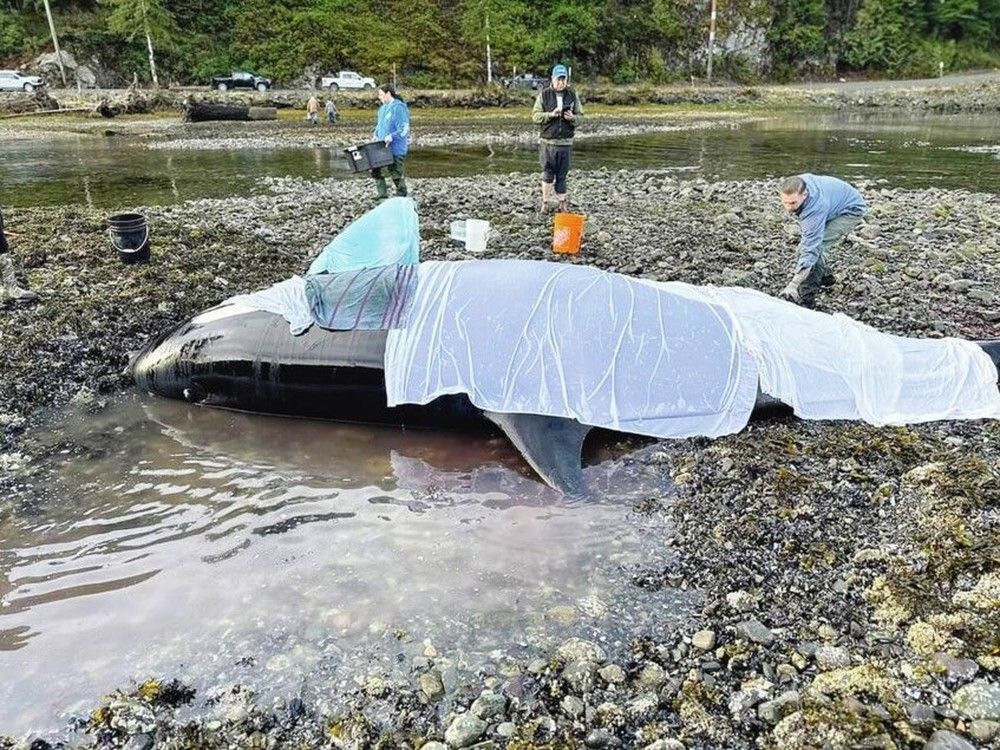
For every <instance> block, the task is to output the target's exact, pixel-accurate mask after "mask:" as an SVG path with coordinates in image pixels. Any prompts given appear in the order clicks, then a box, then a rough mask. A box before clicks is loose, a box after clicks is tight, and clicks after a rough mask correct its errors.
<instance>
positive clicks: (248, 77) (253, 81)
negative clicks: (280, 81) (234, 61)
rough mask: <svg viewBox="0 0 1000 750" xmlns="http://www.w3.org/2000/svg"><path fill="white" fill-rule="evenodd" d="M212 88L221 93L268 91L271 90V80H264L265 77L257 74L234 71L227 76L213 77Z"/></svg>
mask: <svg viewBox="0 0 1000 750" xmlns="http://www.w3.org/2000/svg"><path fill="white" fill-rule="evenodd" d="M212 88H215V89H218V90H219V91H228V90H229V89H256V90H257V91H267V90H268V89H269V88H271V79H270V78H264V76H259V75H257V74H256V73H246V72H244V71H242V70H234V71H233V72H232V73H230V74H229V75H227V76H212Z"/></svg>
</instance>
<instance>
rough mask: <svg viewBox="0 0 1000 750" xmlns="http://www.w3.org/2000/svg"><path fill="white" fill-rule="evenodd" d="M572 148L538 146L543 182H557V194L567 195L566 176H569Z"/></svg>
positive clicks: (545, 144) (541, 144) (543, 144)
mask: <svg viewBox="0 0 1000 750" xmlns="http://www.w3.org/2000/svg"><path fill="white" fill-rule="evenodd" d="M572 154H573V147H572V146H552V145H549V144H547V143H540V144H538V162H539V164H541V165H542V182H549V183H551V182H555V184H556V194H557V195H565V194H566V175H567V174H569V163H570V157H571V156H572Z"/></svg>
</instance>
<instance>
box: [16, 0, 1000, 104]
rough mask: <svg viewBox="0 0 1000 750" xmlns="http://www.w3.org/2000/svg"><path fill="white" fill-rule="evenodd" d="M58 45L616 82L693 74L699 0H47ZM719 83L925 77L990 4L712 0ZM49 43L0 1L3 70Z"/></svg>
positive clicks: (986, 63)
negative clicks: (563, 72) (566, 74)
mask: <svg viewBox="0 0 1000 750" xmlns="http://www.w3.org/2000/svg"><path fill="white" fill-rule="evenodd" d="M48 5H49V6H50V10H51V16H52V25H53V26H54V28H55V31H56V34H57V38H58V41H59V42H60V45H61V48H62V49H63V50H65V51H68V52H70V53H72V55H73V56H74V57H75V58H76V59H77V60H78V61H79V62H81V63H83V64H86V65H87V66H88V67H90V68H92V69H93V70H95V71H96V73H97V75H98V80H99V81H100V83H101V85H115V84H118V83H121V82H125V81H130V80H132V78H133V75H137V76H138V78H139V80H142V81H149V80H150V79H151V75H152V73H151V65H150V57H154V58H155V68H156V70H157V71H158V72H159V82H160V83H161V84H177V85H183V84H200V83H206V82H207V81H208V79H209V78H210V77H211V76H212V75H214V74H217V73H220V72H225V71H229V70H230V69H248V70H252V71H255V72H257V73H260V74H262V75H266V76H269V77H272V78H273V79H274V80H275V82H276V84H277V85H283V86H298V85H302V84H307V83H309V81H310V80H311V79H312V78H314V77H315V76H317V75H321V74H323V73H325V72H328V71H331V70H339V69H341V68H346V69H352V70H357V71H359V72H363V73H364V74H365V75H369V76H373V77H375V78H376V79H378V80H386V79H388V78H389V77H390V76H391V75H392V74H393V71H395V74H396V76H397V80H398V81H399V83H400V85H405V86H409V87H424V88H429V87H466V86H475V85H482V84H484V83H486V81H487V64H486V48H487V43H488V44H489V50H490V57H491V59H492V72H493V76H494V77H499V76H504V75H509V74H511V73H513V72H521V71H536V72H540V73H544V72H545V71H546V70H547V69H548V68H549V67H550V66H551V65H552V64H553V63H555V62H557V61H558V62H563V63H565V64H567V65H570V66H572V70H573V75H574V77H575V78H577V79H583V80H586V81H593V82H606V83H616V84H628V83H640V82H646V83H669V82H672V81H680V80H690V79H703V78H704V76H705V72H706V63H707V61H708V48H709V44H708V37H709V22H710V15H711V14H710V7H711V6H710V0H439V1H437V2H429V1H428V0H235V1H234V0H48ZM717 9H718V12H717V29H716V39H715V44H714V46H713V55H712V62H713V67H714V71H715V76H716V78H720V79H726V80H730V81H736V82H743V83H753V82H758V81H788V80H802V79H811V78H815V79H823V78H830V77H833V76H855V75H865V76H881V77H928V76H931V75H937V74H938V72H939V71H940V70H944V71H949V72H950V71H955V70H964V69H971V68H983V67H995V66H997V65H998V63H1000V0H717ZM52 49H53V42H52V37H51V32H50V26H49V22H48V18H47V13H46V7H45V2H44V0H0V67H30V65H31V62H32V60H34V59H36V58H37V56H38V55H39V54H40V53H43V52H47V51H48V52H51V51H52Z"/></svg>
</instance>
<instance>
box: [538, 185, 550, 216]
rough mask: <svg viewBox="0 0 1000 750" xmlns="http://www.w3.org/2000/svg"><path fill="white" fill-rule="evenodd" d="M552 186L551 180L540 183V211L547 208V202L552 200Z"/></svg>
mask: <svg viewBox="0 0 1000 750" xmlns="http://www.w3.org/2000/svg"><path fill="white" fill-rule="evenodd" d="M552 188H553V185H552V183H551V182H543V183H542V205H541V207H540V208H539V209H538V210H539V211H541V212H542V213H544V212H545V211H547V210H548V207H549V202H550V201H551V200H552Z"/></svg>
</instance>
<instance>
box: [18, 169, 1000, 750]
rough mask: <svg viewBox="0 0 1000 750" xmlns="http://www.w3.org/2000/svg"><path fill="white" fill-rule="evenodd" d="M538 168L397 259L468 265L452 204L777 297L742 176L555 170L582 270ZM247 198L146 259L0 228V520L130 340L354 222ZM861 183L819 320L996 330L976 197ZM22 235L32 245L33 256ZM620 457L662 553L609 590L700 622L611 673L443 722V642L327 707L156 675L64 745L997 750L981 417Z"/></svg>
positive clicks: (987, 467) (434, 184)
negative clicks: (567, 174)
mask: <svg viewBox="0 0 1000 750" xmlns="http://www.w3.org/2000/svg"><path fill="white" fill-rule="evenodd" d="M535 179H536V178H535V177H534V176H532V175H506V176H484V175H480V176H474V177H463V178H426V179H414V180H412V181H411V191H412V193H413V195H414V196H415V198H416V200H417V202H418V213H419V214H420V219H421V257H422V258H424V259H427V260H431V259H448V260H457V259H461V258H465V257H469V256H467V255H466V254H465V253H464V250H462V249H461V247H460V246H459V245H457V244H454V243H452V242H451V241H450V240H449V239H448V238H447V231H448V229H447V227H448V223H449V222H450V220H451V219H453V218H460V217H462V216H469V215H476V216H482V217H483V218H487V219H489V220H490V221H491V222H492V223H493V226H494V228H495V231H494V235H493V238H492V239H491V241H490V245H489V248H488V250H487V252H486V253H485V254H484V255H482V256H477V257H489V258H499V257H504V258H527V259H545V260H558V261H559V262H573V263H586V264H591V265H595V266H597V267H600V268H603V269H605V270H609V271H616V272H621V273H626V274H629V275H636V276H647V277H649V278H655V279H658V280H663V281H667V280H677V281H684V282H688V283H693V284H716V285H746V286H751V287H754V288H759V289H763V290H765V291H769V292H771V293H775V292H777V291H778V290H779V289H780V288H781V287H782V286H783V285H784V282H785V281H786V280H787V279H786V275H787V271H788V269H789V268H790V266H791V264H792V262H793V260H794V247H795V243H796V240H797V236H796V235H797V231H796V229H795V226H794V221H792V220H790V219H788V218H787V217H783V216H782V214H781V212H780V209H779V207H778V206H777V202H776V201H775V200H774V198H773V194H772V192H773V186H772V185H771V184H770V183H769V182H768V181H764V180H748V181H741V182H708V181H705V180H702V179H696V180H691V181H679V180H677V179H676V178H675V177H673V176H672V175H671V174H669V173H668V172H666V171H663V170H643V171H639V172H632V171H629V172H626V171H624V170H623V171H609V170H595V171H591V172H574V173H573V174H572V175H571V189H572V191H573V200H574V202H575V205H576V206H577V207H578V208H580V209H581V210H582V211H583V212H584V213H585V214H587V217H588V218H587V228H586V235H585V244H584V247H583V250H582V252H581V255H580V256H578V257H575V258H573V257H564V258H557V257H556V256H552V255H551V254H550V252H549V250H548V246H549V241H550V238H551V223H550V222H551V217H550V216H549V217H542V216H539V215H538V214H537V213H535V211H534V201H535V191H536V189H537V184H536V181H535ZM262 184H263V186H264V187H265V188H266V191H264V192H261V193H260V194H259V195H254V196H252V197H250V198H246V199H243V198H226V199H211V200H208V199H206V200H198V201H191V202H189V203H185V204H179V205H175V206H159V207H150V208H148V209H145V210H146V211H147V213H148V215H149V217H150V221H151V223H152V224H153V225H154V227H155V233H154V245H153V251H152V261H151V262H150V263H149V264H148V265H145V266H132V267H129V266H122V265H120V264H119V263H118V261H117V258H115V257H114V256H113V254H112V253H111V252H110V251H109V249H108V247H107V243H106V241H105V238H104V236H103V215H102V214H101V213H100V212H98V211H91V210H87V209H84V208H81V207H66V208H56V209H42V208H38V209H21V210H18V211H17V212H16V213H15V214H14V215H12V216H11V217H10V219H9V225H10V227H9V228H10V229H11V230H12V231H14V232H17V233H18V234H17V236H16V237H14V238H12V241H11V245H12V252H13V254H14V257H15V259H16V262H17V264H18V267H19V268H20V269H22V272H23V273H22V275H23V277H26V280H27V283H28V286H29V287H30V288H31V289H32V290H34V291H36V292H38V293H39V295H40V300H39V302H37V303H35V304H33V305H28V306H11V305H9V304H8V306H6V307H5V308H4V316H3V318H2V320H0V346H2V348H3V349H4V351H5V352H8V353H9V355H8V356H9V357H10V359H9V360H8V361H9V362H10V364H9V366H7V367H5V368H4V370H3V372H2V374H0V386H2V387H0V393H2V394H3V396H2V397H0V426H2V428H3V448H2V451H0V465H2V466H3V468H4V472H3V475H2V476H3V478H2V480H0V490H2V495H3V497H5V498H6V500H5V501H4V503H3V504H2V505H0V528H2V524H4V523H5V522H6V523H12V522H14V521H15V520H16V519H17V518H19V517H20V516H21V515H22V514H34V513H37V512H41V511H44V508H45V507H46V504H47V503H49V502H51V499H49V498H46V497H45V496H44V494H43V493H42V492H41V491H40V488H41V486H44V485H45V484H46V475H45V472H46V471H47V469H46V456H45V455H44V454H42V453H39V452H38V450H39V449H38V446H36V445H35V444H34V443H33V441H32V433H33V431H34V430H35V429H36V428H37V427H38V425H39V422H40V421H42V419H43V417H45V416H46V415H48V414H50V413H52V410H56V409H59V408H63V407H65V406H67V405H69V404H73V405H74V408H77V409H82V410H84V411H87V410H99V409H100V408H101V402H102V399H103V398H106V397H108V396H111V395H114V394H117V393H121V392H123V391H125V390H127V389H128V388H129V387H130V386H129V384H128V383H127V381H126V379H125V377H124V376H123V375H122V372H121V371H122V368H123V367H124V365H125V363H126V362H127V357H128V354H129V352H130V351H132V350H134V349H136V348H138V346H139V345H141V344H142V343H143V342H144V341H145V340H146V338H147V337H149V336H151V335H153V334H155V333H156V332H158V331H159V330H162V329H163V328H165V327H167V326H168V325H171V324H176V323H177V322H180V321H181V320H183V319H185V318H187V317H188V316H190V315H192V314H194V313H195V312H197V311H199V310H201V309H204V308H206V307H208V306H210V305H212V304H216V303H218V302H219V301H221V300H222V299H225V298H226V297H229V296H232V295H234V294H238V293H241V292H244V291H250V290H252V289H256V288H259V287H262V286H266V285H268V284H270V283H273V282H275V281H278V280H280V279H283V278H286V277H287V276H289V275H291V274H293V273H301V272H302V271H303V270H304V268H305V265H306V264H307V263H308V261H309V259H310V258H311V257H313V256H314V255H315V253H316V252H317V251H318V250H319V248H320V247H321V246H322V245H323V244H325V242H326V241H327V240H328V239H329V238H331V237H332V236H334V235H335V234H336V233H337V232H338V231H340V230H341V229H343V227H344V226H346V225H347V224H348V223H349V222H350V221H351V220H353V219H354V218H356V217H357V216H359V215H360V214H361V213H363V212H364V211H365V210H367V209H368V208H370V207H371V206H372V205H373V202H372V198H371V195H370V192H371V185H370V184H369V182H368V181H365V180H354V181H342V180H337V179H323V180H316V181H310V180H301V179H270V180H266V181H263V182H262ZM859 187H860V188H861V190H862V192H863V193H864V194H865V195H866V197H868V198H869V203H870V205H871V206H872V209H871V213H870V215H869V217H868V218H867V220H866V222H865V224H864V225H863V226H862V228H861V229H859V230H858V232H857V233H856V234H855V235H852V237H851V239H850V240H849V242H848V243H846V245H844V246H842V247H841V248H839V249H838V252H837V253H836V255H835V260H834V264H835V272H836V274H837V276H838V280H839V282H838V284H837V285H836V286H835V287H833V288H832V289H831V290H830V291H829V292H827V293H826V294H825V295H823V296H822V297H821V298H820V301H819V309H820V310H823V311H826V312H844V313H846V314H848V315H851V316H852V317H855V318H857V319H859V320H862V321H864V322H866V323H868V324H870V325H873V326H875V327H876V328H879V329H880V330H883V331H887V332H891V333H896V334H901V335H909V336H932V337H939V336H943V335H946V336H961V337H963V338H1000V322H998V321H1000V292H998V291H997V290H1000V240H998V231H997V224H996V212H995V208H996V206H997V200H998V199H997V196H995V195H991V194H985V193H970V192H967V191H961V190H940V189H933V188H931V189H924V190H899V189H887V188H884V187H881V186H878V185H875V184H862V185H860V186H859ZM236 208H240V209H241V211H236V210H235V209H236ZM248 216H249V218H247V217H248ZM28 237H32V238H35V239H36V241H35V242H34V243H32V244H31V245H30V246H29V245H28V243H27V242H26V238H28ZM66 299H70V300H72V303H71V304H68V305H67V304H65V300H66ZM637 460H638V461H641V463H642V465H643V466H644V467H645V468H646V469H648V470H650V471H653V472H656V473H658V474H661V475H663V476H669V477H671V478H672V481H673V483H674V484H675V485H676V487H677V496H676V497H672V498H671V499H665V498H650V500H649V502H648V504H646V505H645V507H644V509H643V510H644V511H645V512H648V513H651V514H656V515H657V518H664V519H666V520H667V521H668V522H669V523H671V524H673V525H674V526H675V527H676V533H675V534H674V535H673V536H671V537H670V538H669V539H668V540H665V542H666V543H668V544H669V545H670V547H671V549H673V550H674V551H676V552H677V560H678V562H677V564H676V565H674V566H670V567H667V568H662V569H655V570H649V571H647V572H646V573H645V574H644V575H643V576H642V577H641V579H637V580H636V582H635V585H637V586H667V585H669V586H675V587H680V588H684V589H689V590H695V591H699V592H701V593H702V597H703V604H702V608H701V611H700V613H699V614H698V615H697V616H695V617H694V618H692V620H691V621H690V622H688V623H686V625H685V626H684V627H682V628H680V629H678V630H677V631H676V632H675V633H674V634H673V636H672V637H671V638H670V639H665V640H662V641H659V642H639V641H637V642H635V643H632V644H629V649H628V651H627V655H624V656H623V655H618V656H614V657H612V656H611V655H610V654H608V653H607V652H606V650H605V649H603V648H602V647H601V646H600V644H598V643H595V642H591V641H590V640H589V639H587V640H570V641H567V642H566V643H564V644H563V646H562V647H561V648H559V649H557V650H556V651H554V652H553V653H551V654H544V655H539V656H538V657H537V658H534V659H532V660H529V661H523V660H519V659H516V658H511V659H508V660H507V662H509V663H510V664H511V668H510V674H503V675H500V676H495V677H486V678H483V679H482V680H480V681H478V682H474V683H469V684H464V685H461V686H459V687H458V688H456V689H455V690H454V691H452V692H451V693H449V695H448V698H447V699H448V701H450V702H453V703H454V705H455V706H456V708H455V709H454V710H442V711H439V710H438V708H439V706H440V705H441V704H439V703H438V701H440V700H441V697H440V696H439V697H436V698H432V697H431V696H432V695H437V688H436V687H435V686H436V684H437V682H435V679H436V678H435V675H437V676H438V677H439V676H440V673H441V669H442V665H443V664H444V661H443V660H444V659H446V658H447V657H448V648H447V644H437V645H438V647H439V648H440V649H441V652H442V653H441V654H438V655H437V656H428V657H427V658H426V662H421V663H420V664H419V665H416V666H414V667H413V669H412V670H411V672H410V676H409V677H410V678H409V680H408V681H404V683H402V684H400V683H398V682H397V681H393V680H390V679H388V678H385V677H379V676H378V675H368V676H366V677H365V678H364V679H363V680H362V682H361V684H360V686H359V687H358V689H357V691H356V692H355V693H354V694H352V695H350V696H345V701H346V702H347V706H348V708H345V709H343V710H342V711H340V712H338V713H336V715H331V714H324V713H323V711H321V710H320V709H319V707H318V706H316V705H312V704H308V703H305V702H303V701H302V700H300V699H299V697H298V696H288V697H287V699H285V701H284V702H283V704H282V705H278V706H275V705H260V704H258V703H257V702H256V701H255V700H254V699H253V695H252V693H253V686H252V685H250V686H247V685H244V686H238V687H236V688H232V687H230V688H229V689H228V692H224V693H223V697H222V698H220V699H218V700H217V701H216V702H215V703H214V704H213V705H212V706H205V705H204V699H205V697H206V696H204V695H196V696H192V695H191V694H190V691H189V690H188V689H187V688H185V687H184V686H182V685H178V684H176V683H172V682H171V676H170V675H151V676H150V677H151V678H153V679H154V680H157V681H154V682H152V683H145V684H144V685H140V686H138V687H137V688H136V689H131V690H130V689H127V688H125V686H119V687H121V688H125V692H123V693H120V694H117V695H116V696H114V697H113V698H109V699H106V700H105V701H104V702H103V705H104V708H99V707H98V699H97V697H96V696H95V701H94V708H95V709H96V711H95V713H93V714H91V716H90V729H89V730H87V731H88V732H89V733H90V734H89V738H87V737H77V740H76V745H75V746H78V747H95V748H96V747H107V746H110V744H113V743H118V744H121V745H124V744H126V743H128V742H132V743H134V746H135V747H143V748H149V747H168V746H173V745H171V744H170V743H171V742H173V741H178V742H180V741H183V740H182V738H184V737H187V738H189V741H191V742H193V743H194V744H193V746H195V747H206V748H208V747H223V746H227V745H232V744H236V745H242V746H247V745H254V746H256V744H255V743H263V744H262V745H260V746H267V745H268V744H269V743H279V744H280V745H281V746H286V745H287V746H291V745H296V744H298V745H305V746H330V747H341V746H351V745H352V744H353V745H357V746H363V745H368V744H375V743H376V742H378V741H380V738H381V741H383V742H385V743H388V744H387V745H386V746H399V747H410V746H420V744H421V742H422V741H423V740H425V739H427V740H432V741H437V742H440V741H442V740H448V741H449V742H450V744H451V746H472V745H475V743H477V742H478V743H483V742H487V743H494V744H493V745H492V746H493V747H496V746H501V747H503V746H506V747H515V748H519V749H520V748H528V747H556V746H559V747H576V746H587V747H590V748H604V747H616V746H625V747H651V748H652V750H672V749H675V748H678V747H692V748H695V747H697V748H700V747H706V748H707V747H718V746H720V745H724V746H747V745H749V744H752V743H755V742H756V743H760V744H761V745H762V746H765V747H782V748H786V747H793V748H794V747H802V748H805V747H812V746H816V745H822V744H824V743H826V744H828V745H829V746H831V747H850V746H855V745H856V744H857V743H859V742H875V743H876V744H877V745H878V746H888V743H894V744H895V745H896V746H908V745H919V744H920V743H921V742H923V741H925V740H927V739H929V738H930V737H932V736H933V735H934V733H935V732H939V733H949V734H951V735H955V736H958V737H962V738H964V739H965V740H966V741H968V742H971V743H980V742H981V743H989V742H992V741H993V739H995V738H996V736H997V733H998V730H1000V724H998V723H997V721H996V720H994V719H993V718H989V717H988V716H987V714H988V712H989V711H991V710H995V709H996V701H997V700H998V698H997V696H998V691H1000V687H998V679H997V678H998V675H1000V654H998V653H997V652H996V643H995V640H991V634H995V633H996V632H1000V606H998V603H1000V562H998V560H1000V548H998V547H997V541H996V540H997V539H998V538H1000V535H998V531H1000V517H998V515H997V514H998V512H1000V425H998V424H996V423H966V422H963V423H955V422H942V423H931V424H926V425H919V426H913V427H906V428H878V427H873V426H868V425H862V424H855V423H849V424H839V423H829V422H805V421H800V420H794V419H784V420H763V421H760V422H755V423H753V424H751V425H750V427H748V428H747V429H746V430H744V431H743V432H741V433H739V434H737V435H732V436H728V437H724V438H719V439H717V440H711V441H709V440H704V439H691V440H682V441H673V442H669V443H666V442H665V443H660V444H657V446H656V448H655V449H653V450H648V451H643V452H642V453H641V455H640V457H639V458H638V459H637ZM612 662H614V663H612ZM108 687H109V689H110V688H113V687H115V686H108ZM220 689H221V688H220ZM991 700H992V701H994V703H993V704H990V701H991ZM190 701H193V702H194V703H195V704H197V705H199V706H201V714H200V715H199V717H198V718H196V719H194V720H191V721H192V722H193V723H189V720H188V719H187V718H183V717H184V716H185V711H188V710H189V709H186V708H181V707H183V706H185V705H187V703H188V702H190ZM989 705H993V706H994V709H989V708H985V709H984V708H983V706H989ZM178 709H180V710H178ZM459 709H465V710H461V711H459ZM984 712H985V713H984ZM373 717H375V718H373ZM984 717H986V718H984ZM998 719H1000V717H998ZM150 722H152V723H150ZM0 732H2V728H0ZM938 738H939V740H938V741H939V742H940V743H943V742H944V741H945V739H948V735H941V734H939V735H938ZM678 743H682V744H678ZM944 746H945V745H943V744H938V745H936V747H944ZM953 746H955V745H953ZM10 747H21V745H19V744H18V743H17V742H14V741H4V740H2V739H0V748H3V749H4V750H7V748H10ZM423 747H425V748H427V750H441V748H440V747H439V746H435V745H430V746H428V745H426V744H424V745H423ZM480 747H482V748H483V750H487V747H489V746H487V745H480Z"/></svg>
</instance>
